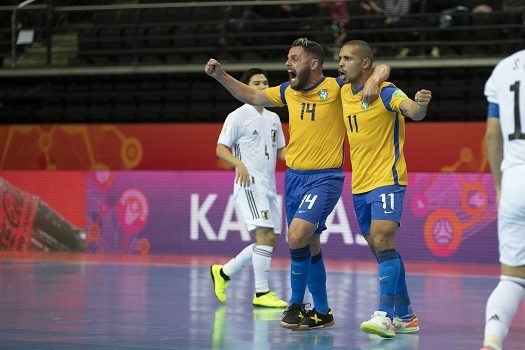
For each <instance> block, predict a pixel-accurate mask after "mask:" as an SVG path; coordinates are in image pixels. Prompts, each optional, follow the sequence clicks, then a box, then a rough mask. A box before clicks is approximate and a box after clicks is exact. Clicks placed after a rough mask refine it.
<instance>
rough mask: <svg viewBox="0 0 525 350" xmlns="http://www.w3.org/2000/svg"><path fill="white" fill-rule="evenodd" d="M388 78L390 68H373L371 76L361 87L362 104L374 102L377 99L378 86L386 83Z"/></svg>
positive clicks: (379, 66) (380, 66)
mask: <svg viewBox="0 0 525 350" xmlns="http://www.w3.org/2000/svg"><path fill="white" fill-rule="evenodd" d="M389 76H390V66H387V65H386V64H380V65H378V66H376V67H374V71H373V72H372V75H371V76H370V77H369V78H368V79H367V81H366V82H365V86H364V87H363V97H362V100H363V102H370V101H374V100H375V99H376V98H378V97H379V84H381V83H382V82H384V81H386V80H387V79H388V77H389Z"/></svg>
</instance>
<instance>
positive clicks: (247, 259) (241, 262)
mask: <svg viewBox="0 0 525 350" xmlns="http://www.w3.org/2000/svg"><path fill="white" fill-rule="evenodd" d="M254 245H255V244H250V245H249V246H247V247H246V248H244V249H243V250H242V251H241V252H240V253H239V254H237V256H236V257H235V258H233V259H231V260H230V261H228V262H227V263H226V264H225V265H224V266H223V267H222V272H224V273H225V274H226V275H227V276H228V277H231V276H233V275H235V274H236V273H237V272H239V271H241V270H242V269H244V268H245V267H246V266H250V265H251V264H252V256H253V247H254Z"/></svg>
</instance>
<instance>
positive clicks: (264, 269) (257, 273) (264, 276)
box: [252, 245, 273, 293]
mask: <svg viewBox="0 0 525 350" xmlns="http://www.w3.org/2000/svg"><path fill="white" fill-rule="evenodd" d="M272 253H273V247H272V246H269V245H255V246H254V248H253V257H252V262H253V275H254V278H255V293H263V292H267V291H269V290H270V287H268V275H269V274H270V263H271V262H272Z"/></svg>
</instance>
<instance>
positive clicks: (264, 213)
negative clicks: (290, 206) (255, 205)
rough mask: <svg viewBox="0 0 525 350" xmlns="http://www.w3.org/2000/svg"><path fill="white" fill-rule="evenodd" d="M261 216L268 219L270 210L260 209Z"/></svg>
mask: <svg viewBox="0 0 525 350" xmlns="http://www.w3.org/2000/svg"><path fill="white" fill-rule="evenodd" d="M261 216H262V218H263V219H264V220H270V212H269V211H268V210H261Z"/></svg>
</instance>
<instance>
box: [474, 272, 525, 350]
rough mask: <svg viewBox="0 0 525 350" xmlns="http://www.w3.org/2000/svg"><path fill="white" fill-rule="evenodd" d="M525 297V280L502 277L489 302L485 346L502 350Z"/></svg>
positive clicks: (486, 316)
mask: <svg viewBox="0 0 525 350" xmlns="http://www.w3.org/2000/svg"><path fill="white" fill-rule="evenodd" d="M523 297H525V279H523V278H517V277H510V276H501V278H500V282H499V283H498V285H497V286H496V288H495V289H494V291H493V292H492V294H491V295H490V297H489V299H488V301H487V308H486V311H485V338H484V340H483V345H490V346H492V347H493V348H494V349H496V350H501V348H502V346H503V341H504V340H505V338H506V337H507V333H508V332H509V327H510V324H511V323H512V319H513V318H514V315H515V314H516V311H517V310H518V307H519V305H520V302H521V299H523Z"/></svg>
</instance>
